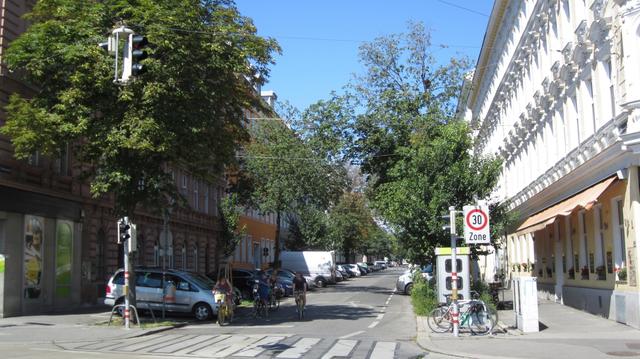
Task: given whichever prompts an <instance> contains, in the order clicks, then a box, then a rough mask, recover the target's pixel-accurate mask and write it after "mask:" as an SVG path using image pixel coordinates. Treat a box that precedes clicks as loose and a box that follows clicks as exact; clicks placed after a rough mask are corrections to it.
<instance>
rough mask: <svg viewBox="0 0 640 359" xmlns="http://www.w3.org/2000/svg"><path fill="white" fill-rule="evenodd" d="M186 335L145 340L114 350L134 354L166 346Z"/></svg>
mask: <svg viewBox="0 0 640 359" xmlns="http://www.w3.org/2000/svg"><path fill="white" fill-rule="evenodd" d="M185 336H186V335H160V336H157V337H155V338H153V339H149V340H143V341H140V342H137V343H133V344H129V345H125V346H122V347H119V348H113V351H125V352H134V351H138V350H140V349H144V348H148V347H152V346H156V345H158V344H166V343H167V342H169V341H173V340H176V339H179V338H182V337H185Z"/></svg>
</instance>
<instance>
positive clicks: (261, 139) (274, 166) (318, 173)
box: [240, 119, 347, 268]
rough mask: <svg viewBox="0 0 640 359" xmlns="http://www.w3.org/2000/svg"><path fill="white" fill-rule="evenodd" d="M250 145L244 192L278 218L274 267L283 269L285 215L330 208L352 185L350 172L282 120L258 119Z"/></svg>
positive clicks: (253, 201) (252, 131)
mask: <svg viewBox="0 0 640 359" xmlns="http://www.w3.org/2000/svg"><path fill="white" fill-rule="evenodd" d="M250 132H251V141H249V143H248V144H247V145H246V146H245V150H244V155H242V158H243V164H242V168H243V170H242V171H241V174H242V175H243V176H244V177H245V179H244V180H242V181H240V182H241V183H242V182H244V183H247V184H248V185H246V186H245V187H244V189H242V188H241V189H240V192H244V193H248V194H249V195H248V196H246V195H245V196H244V198H247V199H248V201H247V203H248V205H251V206H254V207H256V208H257V209H259V210H260V211H261V212H263V213H273V214H275V215H276V233H275V251H274V266H275V267H276V268H278V267H279V258H280V237H281V236H280V231H281V219H282V218H283V215H285V214H286V215H295V214H298V213H303V211H302V210H303V209H304V208H309V207H312V208H317V209H325V208H329V206H330V205H331V204H332V203H335V202H336V201H337V199H338V198H339V196H340V194H341V193H342V191H343V190H344V188H345V187H346V184H347V183H346V182H347V181H346V175H345V171H344V168H343V167H341V166H335V165H334V164H333V163H331V162H329V161H327V160H326V158H323V157H321V156H318V155H317V154H316V153H315V152H314V151H313V150H312V149H311V147H310V146H308V145H307V144H306V143H305V142H304V141H303V140H302V139H301V138H300V137H299V136H297V134H296V133H295V132H294V131H293V130H292V129H291V128H289V127H288V126H287V124H286V123H285V122H284V121H281V120H277V119H274V120H262V121H256V122H255V123H254V124H253V125H252V127H251V130H250Z"/></svg>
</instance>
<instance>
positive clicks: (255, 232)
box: [232, 216, 276, 269]
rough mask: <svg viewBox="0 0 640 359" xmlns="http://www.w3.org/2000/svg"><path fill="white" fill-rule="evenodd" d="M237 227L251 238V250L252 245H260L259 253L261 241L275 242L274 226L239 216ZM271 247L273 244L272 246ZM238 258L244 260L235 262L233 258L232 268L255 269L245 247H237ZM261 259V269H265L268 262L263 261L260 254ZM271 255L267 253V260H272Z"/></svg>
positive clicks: (251, 257)
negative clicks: (242, 229)
mask: <svg viewBox="0 0 640 359" xmlns="http://www.w3.org/2000/svg"><path fill="white" fill-rule="evenodd" d="M238 227H239V228H244V232H245V235H247V236H248V237H249V238H251V242H250V245H251V246H252V248H253V245H254V244H258V245H260V247H259V248H260V251H262V240H265V239H266V240H269V241H270V242H271V243H273V242H275V238H276V225H275V224H270V223H265V222H262V221H259V220H257V219H254V218H251V217H248V216H240V219H239V220H238ZM270 247H273V244H272V246H270ZM239 251H240V258H243V259H244V258H246V261H245V260H242V261H236V260H235V258H234V260H233V261H232V265H233V267H234V268H244V269H255V266H254V263H253V256H249V254H251V253H250V252H249V250H248V249H247V247H246V246H242V245H240V246H239ZM260 256H261V257H262V269H266V268H267V267H268V261H265V260H264V256H262V253H260ZM272 256H273V254H272V253H269V258H272Z"/></svg>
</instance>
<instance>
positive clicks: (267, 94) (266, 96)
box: [260, 91, 278, 108]
mask: <svg viewBox="0 0 640 359" xmlns="http://www.w3.org/2000/svg"><path fill="white" fill-rule="evenodd" d="M260 97H262V100H263V101H264V102H266V103H267V104H268V105H269V106H270V107H271V108H273V106H275V104H276V100H277V99H278V95H276V93H275V91H260Z"/></svg>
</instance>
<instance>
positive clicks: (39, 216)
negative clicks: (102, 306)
mask: <svg viewBox="0 0 640 359" xmlns="http://www.w3.org/2000/svg"><path fill="white" fill-rule="evenodd" d="M35 2H36V1H35V0H22V1H17V0H7V1H3V2H1V3H0V18H1V19H2V21H1V22H0V42H1V46H0V63H1V59H2V55H3V52H4V50H5V49H6V48H7V44H8V43H9V42H10V41H11V40H13V39H14V38H16V37H17V36H18V35H19V34H20V33H21V32H23V31H24V30H25V29H26V26H27V24H26V23H25V22H24V21H23V19H22V15H23V14H25V13H26V12H28V11H29V9H30V8H31V7H32V6H33V5H34V4H35ZM34 91H35V89H33V88H29V87H28V86H26V85H25V84H23V83H21V82H20V81H19V80H18V79H17V78H16V77H14V76H13V75H12V74H11V73H9V72H8V71H7V70H6V68H4V67H0V108H1V109H4V107H5V105H6V104H7V102H8V98H9V96H10V95H11V94H12V93H16V92H18V93H21V94H23V95H25V96H29V94H32V93H34ZM5 118H6V114H5V113H4V112H0V126H2V125H3V124H4V120H5ZM75 165H77V163H76V161H75V160H74V156H73V153H69V151H64V150H63V151H62V154H61V156H60V157H59V158H46V157H43V156H40V155H39V154H38V153H34V154H33V155H32V156H31V157H30V158H29V159H28V160H26V161H18V160H16V159H15V158H14V157H13V150H12V146H11V141H10V139H9V138H7V137H2V136H0V317H8V316H17V315H28V314H37V313H48V312H53V311H58V310H69V309H72V308H76V307H79V306H82V305H85V304H96V303H100V302H101V298H102V297H103V296H104V291H105V285H106V282H107V280H108V279H109V277H110V276H111V275H112V274H113V273H114V272H115V271H116V270H117V269H118V268H121V267H122V266H123V248H122V246H121V245H118V243H117V225H116V218H115V217H114V215H113V211H112V209H113V201H112V199H111V198H110V197H109V196H104V197H103V198H100V199H95V198H92V197H91V196H90V193H89V187H88V185H87V184H86V183H83V182H80V181H79V180H78V177H79V176H78V174H79V172H78V171H79V170H78V168H77V166H75ZM168 171H170V172H171V174H172V176H173V178H174V180H175V182H176V186H178V188H179V191H180V192H181V193H182V195H183V196H184V197H185V198H186V199H187V201H188V203H189V206H188V207H187V208H182V209H178V210H175V211H174V212H173V213H171V215H170V216H169V218H168V221H165V219H164V218H163V216H160V215H157V214H152V213H149V212H147V211H145V210H140V211H139V212H138V213H137V214H136V224H137V232H138V237H137V246H138V248H137V252H136V254H135V261H136V263H137V264H140V265H149V266H154V265H155V266H161V265H162V262H163V258H164V262H165V263H166V265H167V267H169V268H178V269H187V270H193V271H198V272H200V273H208V272H209V271H211V270H213V268H212V267H213V264H214V262H215V261H214V256H215V248H216V244H217V241H218V238H219V231H220V229H219V228H218V226H219V224H218V218H217V217H218V213H217V207H218V205H217V204H218V200H219V198H220V197H221V196H222V195H223V193H224V187H225V182H224V178H222V177H221V178H220V180H219V181H217V182H215V183H211V182H205V181H202V180H199V179H197V178H194V177H193V176H191V174H189V173H187V172H184V171H181V170H179V169H175V170H170V169H168ZM164 233H167V234H168V235H167V236H166V237H167V239H168V240H167V248H163V239H164V238H165V235H164Z"/></svg>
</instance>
